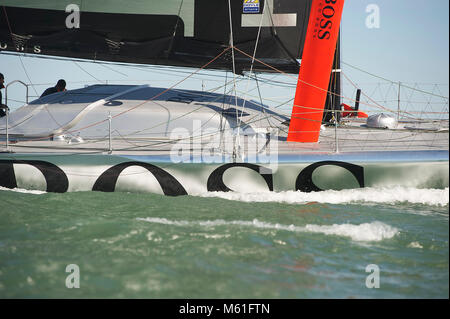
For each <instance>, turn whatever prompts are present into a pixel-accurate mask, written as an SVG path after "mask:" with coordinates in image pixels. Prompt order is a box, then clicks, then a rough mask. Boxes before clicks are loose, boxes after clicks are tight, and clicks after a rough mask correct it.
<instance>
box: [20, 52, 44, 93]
mask: <svg viewBox="0 0 450 319" xmlns="http://www.w3.org/2000/svg"><path fill="white" fill-rule="evenodd" d="M19 60H20V64H21V65H22V68H23V71H24V72H25V75H26V76H27V78H28V81H29V82H30V85H31V87H32V88H33V91H34V93H36V95H37V96H39V94H38V92H37V91H36V88H35V87H34V85H33V82H31V78H30V76H29V75H28V72H27V69H26V68H25V65H24V64H23V61H22V57H21V56H20V55H19Z"/></svg>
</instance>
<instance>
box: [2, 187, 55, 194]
mask: <svg viewBox="0 0 450 319" xmlns="http://www.w3.org/2000/svg"><path fill="white" fill-rule="evenodd" d="M0 191H9V192H15V193H24V194H34V195H42V194H47V192H44V191H38V190H29V189H23V188H7V187H3V186H0Z"/></svg>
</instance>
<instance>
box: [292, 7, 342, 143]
mask: <svg viewBox="0 0 450 319" xmlns="http://www.w3.org/2000/svg"><path fill="white" fill-rule="evenodd" d="M343 8H344V0H313V2H312V7H311V13H310V16H309V22H308V29H307V31H306V40H305V45H304V49H303V56H302V62H301V65H300V72H299V76H298V82H297V89H296V93H295V99H294V106H293V108H292V116H291V121H290V124H289V133H288V137H287V141H288V142H303V143H315V142H317V141H318V140H319V133H320V126H321V124H322V116H323V110H324V107H325V101H326V97H327V90H328V84H329V82H330V74H331V68H332V65H333V57H334V53H335V50H336V43H337V39H338V35H339V26H340V23H341V17H342V11H343Z"/></svg>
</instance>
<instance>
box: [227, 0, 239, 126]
mask: <svg viewBox="0 0 450 319" xmlns="http://www.w3.org/2000/svg"><path fill="white" fill-rule="evenodd" d="M228 13H229V20H230V47H231V61H232V67H233V89H234V97H235V103H236V120H237V118H238V113H237V95H236V65H235V57H234V40H233V20H232V18H231V1H230V0H228ZM238 134H239V131H238Z"/></svg>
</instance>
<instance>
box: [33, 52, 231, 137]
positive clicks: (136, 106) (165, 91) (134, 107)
mask: <svg viewBox="0 0 450 319" xmlns="http://www.w3.org/2000/svg"><path fill="white" fill-rule="evenodd" d="M230 49H231V47H227V48H225V49H224V50H223V51H222V52H221V53H220V54H218V55H217V56H216V57H214V58H213V59H211V60H210V61H209V62H208V63H206V64H204V65H203V66H202V67H201V68H199V69H197V70H195V71H194V72H192V73H191V74H190V75H188V76H187V77H185V78H184V79H182V80H180V81H178V82H177V83H175V84H174V85H172V86H171V87H169V88H167V89H166V90H164V91H162V92H160V93H158V94H156V95H155V96H153V97H151V98H149V99H147V100H145V101H143V102H142V103H139V104H137V105H135V106H133V107H132V108H130V109H128V110H125V111H122V112H120V113H118V114H116V115H114V116H113V117H112V118H116V117H118V116H121V115H123V114H125V113H127V112H130V111H133V110H134V109H137V108H138V107H140V106H142V105H144V104H145V103H147V102H150V101H152V100H154V99H156V98H157V97H159V96H161V95H163V94H165V93H167V92H168V91H170V90H172V89H173V88H175V87H176V86H177V85H179V84H180V83H182V82H184V81H186V80H187V79H188V78H190V77H191V76H193V75H194V74H196V73H198V72H199V71H201V70H202V69H204V68H206V67H207V66H208V65H210V64H211V63H213V62H214V61H215V60H217V59H218V58H220V57H221V56H222V55H223V54H224V53H226V52H227V51H228V50H230ZM106 121H108V119H104V120H100V121H97V122H94V123H91V124H88V125H86V126H84V127H81V128H79V129H76V130H66V131H62V132H61V133H59V134H65V133H67V134H72V133H75V132H80V131H82V130H85V129H87V128H90V127H93V126H96V125H100V124H102V123H104V122H106ZM50 137H51V135H47V136H43V137H38V138H34V139H28V140H25V141H39V140H45V139H48V138H50Z"/></svg>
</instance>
